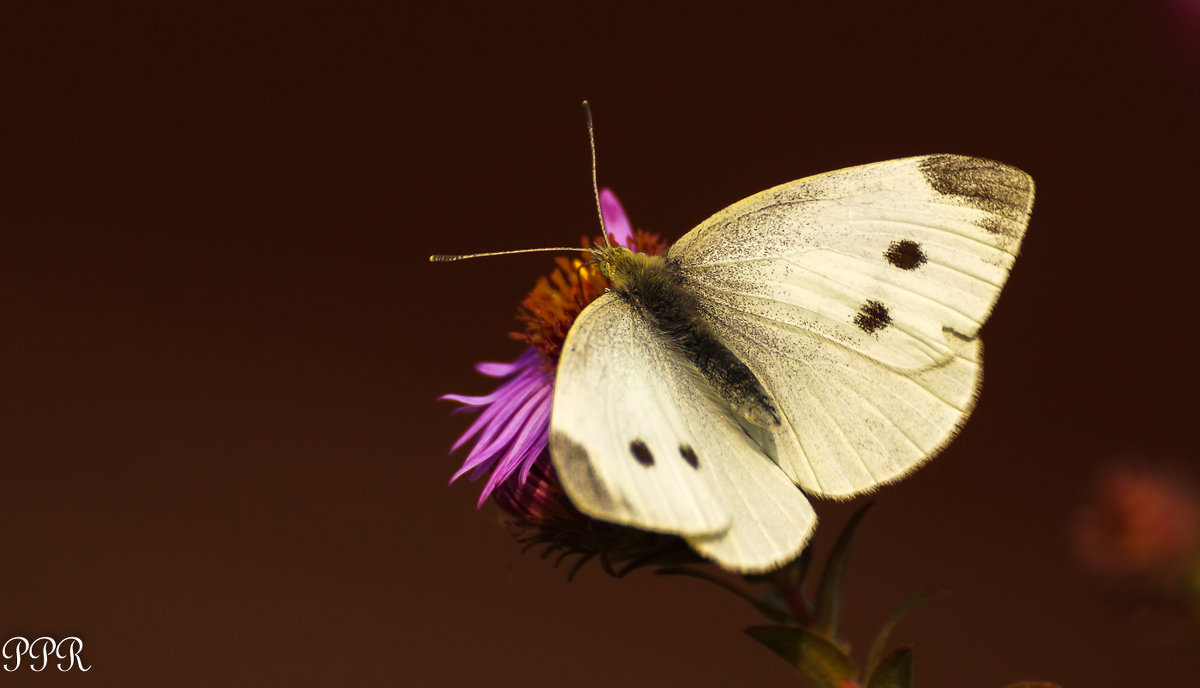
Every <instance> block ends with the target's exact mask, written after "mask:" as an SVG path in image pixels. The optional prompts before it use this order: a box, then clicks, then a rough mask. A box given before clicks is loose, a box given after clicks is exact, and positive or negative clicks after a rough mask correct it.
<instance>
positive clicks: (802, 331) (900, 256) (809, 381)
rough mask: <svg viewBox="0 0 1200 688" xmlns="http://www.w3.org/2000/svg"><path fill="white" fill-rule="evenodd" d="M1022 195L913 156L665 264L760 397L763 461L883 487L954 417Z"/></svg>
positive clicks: (726, 215)
mask: <svg viewBox="0 0 1200 688" xmlns="http://www.w3.org/2000/svg"><path fill="white" fill-rule="evenodd" d="M1032 202H1033V184H1032V181H1031V180H1030V179H1029V177H1028V176H1027V175H1025V174H1024V173H1023V172H1020V171H1019V170H1016V169H1014V168H1011V167H1008V166H1004V165H1001V164H999V163H994V162H991V161H986V160H981V159H977V158H966V157H962V156H927V157H922V158H910V159H905V160H894V161H889V162H884V163H877V164H873V165H865V166H862V167H856V168H850V169H847V170H841V171H838V172H831V173H828V174H824V175H819V176H817V177H812V178H809V179H803V180H800V181H796V182H792V183H790V184H785V185H783V186H780V187H776V188H774V189H770V190H767V191H764V192H762V193H760V194H757V195H755V196H752V197H750V198H748V199H746V200H744V201H741V202H739V203H737V204H735V205H733V206H731V207H730V208H727V209H726V210H724V211H722V212H720V213H718V214H717V215H714V216H713V217H712V218H710V219H709V220H707V221H705V222H704V223H702V224H701V225H700V226H699V227H697V228H696V229H695V230H693V231H692V232H690V233H688V234H687V235H686V236H685V237H684V238H683V239H681V240H680V241H679V242H678V243H677V244H676V245H675V246H673V247H672V248H671V250H670V252H669V254H668V255H669V257H670V258H671V259H672V260H673V261H674V262H675V263H676V264H677V265H678V266H679V269H680V271H681V274H682V276H683V279H684V281H685V284H686V285H687V286H688V288H689V289H690V290H692V291H693V292H694V293H695V294H696V295H697V297H698V299H697V301H698V303H699V304H700V310H701V312H702V315H703V317H704V319H705V320H706V322H708V323H709V325H710V326H711V328H712V329H713V331H714V333H715V334H716V335H717V336H718V337H719V338H720V339H721V340H722V342H723V343H725V344H726V346H728V347H729V348H730V350H731V351H733V352H734V353H735V354H736V355H737V356H738V357H739V358H740V359H741V360H742V361H743V362H745V363H746V365H747V366H748V367H749V368H750V369H751V370H752V371H753V372H754V373H755V375H756V376H757V377H758V378H759V379H760V381H761V382H762V383H763V385H764V387H765V388H766V389H767V390H768V391H769V392H770V393H771V394H772V395H773V396H774V398H775V400H776V402H777V404H778V406H779V408H780V410H781V412H782V415H783V422H782V423H781V424H780V426H779V427H778V428H776V429H775V430H774V432H773V433H772V439H773V442H772V443H771V446H770V447H769V451H770V453H771V454H772V456H773V458H775V460H776V461H778V462H779V465H780V466H781V467H782V468H783V469H784V470H785V471H786V472H787V473H788V475H789V476H791V478H792V479H794V480H795V481H796V482H797V483H798V484H800V485H801V486H802V487H804V488H805V489H806V490H808V491H810V492H813V493H817V494H824V495H849V494H855V493H858V492H862V491H866V490H870V489H873V488H874V487H876V486H878V485H880V484H882V483H885V482H889V481H891V480H895V479H896V478H898V477H900V476H901V475H903V474H904V473H906V472H908V471H909V470H911V469H912V468H914V467H915V466H916V465H918V464H920V463H921V462H923V461H924V460H926V459H928V458H929V457H930V456H931V455H932V454H934V453H936V452H937V451H938V449H940V447H941V446H942V445H944V444H945V443H946V441H948V439H949V438H950V437H951V436H952V434H953V433H954V431H955V430H956V428H957V427H958V426H959V425H960V424H961V422H962V421H963V420H964V419H965V417H966V414H967V413H968V412H969V410H970V408H971V406H972V405H973V402H974V395H975V389H976V387H977V385H978V379H979V358H980V351H981V345H980V343H979V341H978V339H977V338H976V335H977V332H978V329H979V327H980V326H981V325H982V323H983V322H984V320H986V318H987V316H988V313H989V312H990V310H991V307H992V304H993V303H994V302H995V299H996V297H997V295H998V294H999V290H1000V288H1001V287H1002V286H1003V284H1004V281H1005V279H1006V278H1007V276H1008V270H1009V269H1010V267H1011V265H1012V262H1013V259H1014V257H1015V255H1016V253H1017V250H1018V248H1019V245H1020V239H1021V237H1022V235H1023V233H1024V229H1025V224H1026V222H1027V220H1028V214H1029V209H1030V207H1031V205H1032Z"/></svg>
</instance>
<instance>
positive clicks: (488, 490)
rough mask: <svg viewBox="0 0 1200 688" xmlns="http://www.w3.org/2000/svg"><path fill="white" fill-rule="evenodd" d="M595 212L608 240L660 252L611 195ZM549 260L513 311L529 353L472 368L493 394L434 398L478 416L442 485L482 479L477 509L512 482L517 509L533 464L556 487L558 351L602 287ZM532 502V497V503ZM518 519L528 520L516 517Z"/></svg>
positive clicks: (571, 263)
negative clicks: (547, 271)
mask: <svg viewBox="0 0 1200 688" xmlns="http://www.w3.org/2000/svg"><path fill="white" fill-rule="evenodd" d="M600 207H601V211H602V212H603V214H604V224H605V227H606V228H607V229H608V233H609V236H610V237H611V240H612V241H613V242H615V243H618V244H620V245H622V246H625V247H626V248H630V249H635V250H640V251H643V252H649V253H661V252H662V251H663V250H665V248H666V245H665V244H664V243H663V242H662V241H661V240H659V239H658V238H657V237H655V236H654V235H649V234H647V233H645V232H638V233H636V234H635V232H634V231H633V228H632V225H630V223H629V218H628V216H626V214H625V210H624V208H622V207H621V203H620V201H618V200H617V197H616V194H614V193H613V192H612V191H610V190H608V189H603V190H601V192H600ZM557 260H558V269H557V270H555V271H554V272H553V273H552V274H551V275H550V277H549V278H546V277H543V278H542V279H541V280H539V281H538V283H537V285H536V286H535V287H534V289H533V291H531V292H530V294H529V296H527V297H526V298H525V300H524V301H523V302H522V304H521V308H520V311H519V313H518V319H519V320H521V321H522V322H523V323H524V324H525V332H522V333H514V334H513V337H514V338H516V339H520V340H522V341H525V342H527V343H529V344H530V347H529V348H528V349H526V350H525V351H524V353H522V354H521V355H520V356H518V357H517V359H516V360H515V361H513V362H512V363H480V364H478V365H476V366H475V369H476V370H478V371H479V372H480V373H482V374H484V375H487V376H488V377H493V378H499V379H500V385H499V386H498V387H497V388H496V390H495V391H494V392H492V393H491V394H487V395H484V396H466V395H461V394H447V395H444V396H442V397H441V398H442V399H447V400H449V401H456V402H458V403H460V404H462V405H464V406H465V407H468V408H470V409H478V410H479V417H478V418H476V419H475V422H474V423H472V424H471V427H469V428H467V431H466V432H465V433H463V435H462V436H461V437H459V438H458V441H457V442H455V443H454V446H453V447H452V448H451V451H452V452H453V451H455V450H457V449H458V448H459V447H461V446H463V445H464V444H466V443H467V442H470V441H471V440H474V444H473V446H472V447H471V450H470V451H469V452H468V453H467V458H466V459H465V460H464V461H463V465H462V467H461V468H459V469H458V471H457V472H456V473H455V474H454V476H453V477H452V478H451V479H450V482H454V481H455V480H457V479H458V478H460V477H462V476H463V475H467V476H469V477H470V479H471V480H472V481H474V480H478V479H479V478H481V477H483V476H484V475H488V479H487V482H486V483H485V484H484V487H483V491H482V493H481V494H480V496H479V502H478V506H482V505H483V502H484V501H486V500H487V498H488V496H490V495H492V494H493V492H494V491H495V490H496V489H497V487H499V486H500V485H502V484H506V483H508V482H515V487H514V486H510V489H508V490H507V491H506V492H505V495H506V496H505V499H504V505H505V506H506V510H509V511H512V510H513V507H517V506H519V503H520V502H522V500H523V499H524V497H522V496H521V495H525V497H530V498H531V499H532V497H531V495H533V494H534V493H533V492H530V491H529V490H521V489H516V488H520V487H523V486H525V485H526V482H527V481H528V480H529V478H530V472H531V471H533V470H534V465H535V463H538V462H539V460H540V461H542V462H544V466H542V467H541V469H540V470H539V471H538V472H537V474H538V482H539V484H540V485H552V486H553V488H554V489H557V479H556V478H555V477H554V475H553V472H554V471H553V467H552V466H551V465H550V461H549V453H548V452H547V444H548V442H549V435H550V407H551V402H552V400H553V392H554V368H555V365H556V364H557V363H558V352H559V351H560V350H561V348H562V342H563V340H564V339H565V338H566V334H567V331H568V330H569V329H570V327H571V323H573V322H574V321H575V318H576V316H578V315H579V313H580V312H581V311H582V310H583V308H584V307H585V306H586V305H587V304H588V303H591V301H592V300H594V299H595V298H597V297H598V296H600V295H601V294H603V293H604V289H605V288H606V287H607V286H608V283H607V281H606V280H605V279H604V278H603V277H602V276H601V275H600V273H599V271H598V270H595V269H593V268H590V267H587V266H585V262H584V260H580V259H578V258H577V259H574V260H570V259H567V258H558V259H557ZM489 474H490V475H489ZM544 498H545V495H544V494H543V495H541V497H539V499H542V500H543V501H544ZM537 501H538V499H533V502H537ZM518 515H522V516H529V514H528V513H525V512H524V511H520V512H519V514H518Z"/></svg>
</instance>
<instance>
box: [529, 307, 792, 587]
mask: <svg viewBox="0 0 1200 688" xmlns="http://www.w3.org/2000/svg"><path fill="white" fill-rule="evenodd" d="M550 448H551V454H552V456H553V460H554V465H555V469H556V470H557V471H558V474H559V477H560V479H561V481H562V483H563V486H564V488H565V489H566V491H567V494H568V496H570V497H571V500H572V502H574V503H575V505H576V506H577V507H578V508H579V509H580V510H581V511H583V512H584V513H587V514H588V515H590V516H593V517H596V518H601V519H604V520H608V521H613V522H617V523H623V524H626V525H631V526H636V527H641V528H645V529H648V530H654V531H659V532H667V533H677V534H680V535H683V536H684V537H686V538H688V539H689V541H692V542H693V544H694V545H695V546H696V547H697V549H699V550H700V551H702V552H704V553H706V554H708V555H709V556H711V557H712V558H714V559H716V560H717V561H719V562H721V563H722V564H724V565H726V566H727V567H728V568H731V569H736V570H745V571H749V570H765V569H766V568H769V567H771V566H777V565H779V564H781V563H783V562H785V561H787V560H788V559H790V558H791V557H794V556H795V555H796V554H798V553H799V551H800V549H801V548H802V546H803V544H804V542H805V540H806V539H807V536H808V533H809V531H810V530H811V527H812V524H813V523H814V521H815V516H814V514H813V511H812V507H811V505H809V503H808V501H807V499H806V498H805V497H804V495H803V494H802V493H801V492H800V491H799V490H798V489H797V488H796V486H795V485H793V484H792V481H791V480H790V479H788V477H787V476H785V475H784V474H783V473H782V472H781V471H780V470H779V469H778V467H777V466H775V464H774V463H772V462H771V460H770V459H769V458H768V457H767V456H766V455H765V454H764V453H763V451H762V449H761V448H760V446H759V445H757V444H756V443H755V442H754V441H752V440H751V439H750V437H749V436H747V435H746V433H745V432H743V431H742V429H741V427H740V426H739V425H738V424H737V421H736V420H735V419H734V418H733V417H732V415H731V414H730V412H729V411H728V409H727V408H725V407H723V405H722V404H721V402H720V401H719V400H717V399H716V398H715V396H714V395H713V393H712V390H711V389H709V388H708V387H707V384H706V383H705V381H704V379H703V378H702V377H700V375H699V374H698V373H697V371H696V370H695V368H694V366H693V365H692V364H691V363H690V362H688V361H687V360H686V359H684V358H683V357H681V356H680V355H679V354H678V353H677V352H675V351H673V350H672V349H671V348H670V347H669V346H668V345H667V343H666V342H665V341H664V340H663V338H662V337H661V335H660V333H658V332H657V331H655V330H654V329H653V327H652V326H651V325H650V324H649V323H648V322H647V320H646V318H645V316H644V314H643V313H641V312H639V311H638V310H637V309H636V308H634V307H633V306H632V305H631V304H630V303H629V302H627V301H625V300H624V299H622V298H620V297H618V296H617V295H615V294H608V295H605V296H602V297H601V298H600V299H597V300H596V301H595V302H594V303H592V304H591V305H590V306H588V307H587V308H586V309H585V310H584V312H583V313H582V314H581V315H580V316H579V318H578V319H577V320H576V321H575V323H574V325H573V326H572V328H571V331H570V333H569V334H568V336H567V340H566V342H565V344H564V346H563V351H562V355H561V358H560V360H559V366H558V374H557V376H556V381H555V391H554V406H553V411H552V415H551V429H550Z"/></svg>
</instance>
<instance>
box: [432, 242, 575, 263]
mask: <svg viewBox="0 0 1200 688" xmlns="http://www.w3.org/2000/svg"><path fill="white" fill-rule="evenodd" d="M585 250H586V249H582V248H569V247H563V246H560V247H557V248H520V249H517V250H515V251H492V252H491V253H467V254H463V255H446V254H444V253H435V254H433V255H432V256H429V262H430V263H452V262H454V261H456V260H467V259H468V258H486V257H488V256H511V255H512V254H514V253H538V252H540V251H555V252H557V253H562V252H564V251H566V252H569V253H570V252H573V253H578V252H579V251H585Z"/></svg>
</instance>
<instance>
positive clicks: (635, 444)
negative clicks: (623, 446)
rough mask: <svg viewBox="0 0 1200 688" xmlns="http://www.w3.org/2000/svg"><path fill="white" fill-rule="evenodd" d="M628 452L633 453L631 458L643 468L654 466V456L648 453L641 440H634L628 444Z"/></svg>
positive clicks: (647, 448) (648, 448)
mask: <svg viewBox="0 0 1200 688" xmlns="http://www.w3.org/2000/svg"><path fill="white" fill-rule="evenodd" d="M629 451H631V452H633V458H635V459H637V462H638V463H640V464H642V465H643V466H646V467H649V466H653V465H654V454H651V453H650V447H647V446H646V443H645V442H643V441H641V440H634V441H632V442H630V443H629Z"/></svg>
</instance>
